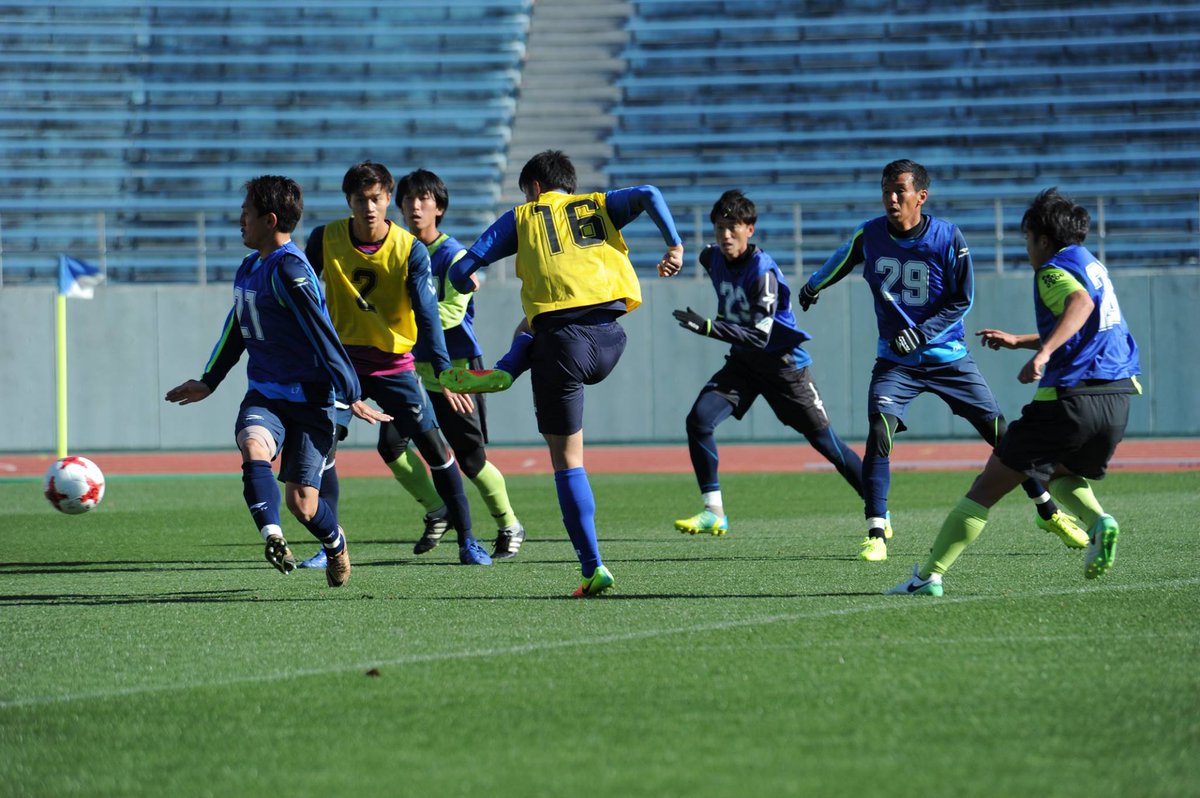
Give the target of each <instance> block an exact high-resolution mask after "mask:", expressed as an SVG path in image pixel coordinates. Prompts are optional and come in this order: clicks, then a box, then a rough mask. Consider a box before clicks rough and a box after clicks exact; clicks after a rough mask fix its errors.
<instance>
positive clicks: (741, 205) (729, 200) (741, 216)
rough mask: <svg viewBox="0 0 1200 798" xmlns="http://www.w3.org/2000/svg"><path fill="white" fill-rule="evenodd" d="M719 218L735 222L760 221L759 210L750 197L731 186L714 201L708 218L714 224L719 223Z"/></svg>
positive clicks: (752, 222)
mask: <svg viewBox="0 0 1200 798" xmlns="http://www.w3.org/2000/svg"><path fill="white" fill-rule="evenodd" d="M717 219H728V220H730V221H732V222H733V223H734V224H754V223H755V222H757V221H758V210H757V209H756V208H755V207H754V203H753V202H751V201H750V198H749V197H747V196H746V195H745V194H743V193H742V192H740V191H738V190H737V189H736V188H731V189H729V191H726V192H725V193H724V194H722V195H721V198H720V199H719V200H717V201H716V202H714V203H713V206H712V210H711V211H710V212H709V214H708V220H709V221H710V222H712V223H713V224H716V223H717Z"/></svg>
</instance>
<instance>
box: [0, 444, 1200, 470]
mask: <svg viewBox="0 0 1200 798" xmlns="http://www.w3.org/2000/svg"><path fill="white" fill-rule="evenodd" d="M855 448H856V449H857V448H861V445H860V446H859V447H855ZM72 454H81V455H83V456H85V457H89V458H91V459H93V460H95V461H96V463H97V464H98V465H99V466H100V468H101V469H103V471H104V473H105V474H106V475H108V476H110V477H112V476H117V475H140V474H237V473H239V472H240V471H241V458H240V457H239V456H238V453H237V451H236V450H234V449H232V448H231V449H228V450H221V451H204V452H72ZM987 457H988V447H987V445H986V444H985V443H983V442H981V441H913V442H900V443H897V444H896V447H895V449H894V450H893V451H892V456H891V461H892V469H893V470H900V471H977V470H979V469H980V468H982V466H983V463H984V462H985V461H986V460H987ZM585 458H586V466H587V469H588V471H590V472H592V473H597V474H602V473H635V474H690V473H691V472H692V466H691V462H690V461H689V459H688V452H687V446H685V445H683V444H678V445H674V446H601V445H595V446H589V447H588V449H587V452H586V455H585ZM54 459H55V458H54V456H53V455H52V454H0V477H40V476H42V474H43V473H45V471H46V469H47V468H49V466H50V463H52V462H53V461H54ZM488 459H489V460H491V461H492V462H493V463H495V464H496V467H497V468H499V469H500V470H501V471H503V472H504V473H505V474H510V475H511V474H549V473H550V472H551V469H550V458H549V456H548V455H547V453H546V450H545V448H544V447H517V448H510V447H499V446H498V447H492V448H489V449H488ZM1111 469H1112V470H1113V471H1200V440H1197V439H1193V438H1158V439H1153V438H1135V439H1130V440H1126V441H1123V442H1122V443H1121V445H1120V446H1119V447H1118V448H1117V453H1116V456H1115V457H1114V458H1113V461H1112V464H1111ZM721 470H722V471H723V472H725V473H761V472H803V471H832V466H830V465H829V463H827V462H826V461H825V460H824V458H822V457H821V456H820V455H818V454H817V453H816V451H815V450H813V448H812V447H811V446H809V445H808V444H807V443H794V444H767V445H752V444H723V445H721ZM387 473H388V472H387V469H386V468H384V466H383V464H382V463H380V462H379V455H378V454H376V452H375V449H374V448H370V449H343V450H341V451H339V452H338V474H339V475H341V476H383V475H386V474H387Z"/></svg>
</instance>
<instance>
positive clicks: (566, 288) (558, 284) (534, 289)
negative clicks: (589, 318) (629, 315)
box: [514, 191, 642, 324]
mask: <svg viewBox="0 0 1200 798" xmlns="http://www.w3.org/2000/svg"><path fill="white" fill-rule="evenodd" d="M514 213H515V215H516V221H517V267H516V268H517V277H519V278H520V279H521V307H522V308H523V309H524V310H525V318H526V319H528V320H529V322H530V324H532V323H533V319H534V317H536V316H537V315H538V314H540V313H546V312H548V311H553V310H566V309H568V308H579V307H586V306H588V305H600V304H603V303H606V302H614V301H616V300H623V301H624V302H625V309H626V310H627V311H629V310H633V309H634V308H636V307H637V306H638V305H640V304H642V289H641V286H640V285H639V284H638V278H637V274H635V273H634V271H633V265H632V264H631V263H630V262H629V247H627V246H626V245H625V239H624V238H623V237H622V236H621V231H620V230H618V229H617V228H616V225H614V224H613V222H612V219H610V218H609V217H608V210H607V209H606V208H605V205H604V194H602V193H595V194H562V193H559V192H553V191H552V192H547V193H545V194H542V196H541V197H539V198H538V199H537V200H536V201H535V202H527V203H525V204H524V205H518V206H517V207H516V209H515V210H514Z"/></svg>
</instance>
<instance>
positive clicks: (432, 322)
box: [408, 241, 471, 375]
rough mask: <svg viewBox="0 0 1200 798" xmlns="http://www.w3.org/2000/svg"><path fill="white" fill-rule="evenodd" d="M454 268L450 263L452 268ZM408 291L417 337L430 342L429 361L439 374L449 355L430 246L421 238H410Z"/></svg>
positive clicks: (447, 364) (468, 279)
mask: <svg viewBox="0 0 1200 798" xmlns="http://www.w3.org/2000/svg"><path fill="white" fill-rule="evenodd" d="M460 262H461V261H460ZM453 268H454V267H453V266H451V270H453ZM470 279H471V278H470V276H469V275H468V277H467V281H468V282H470ZM408 295H409V297H410V298H411V299H412V307H413V315H414V316H415V317H416V320H417V338H418V339H424V340H426V341H428V342H429V362H430V363H431V364H432V365H433V373H434V374H435V375H437V374H441V373H442V372H443V371H445V370H446V369H448V368H450V356H449V355H448V354H447V350H446V336H445V334H444V333H443V332H442V321H441V317H440V315H439V311H438V292H437V286H436V285H434V283H433V268H432V267H431V266H430V264H429V250H428V249H426V247H425V245H424V244H422V243H421V242H420V241H414V242H413V245H412V251H411V252H410V253H409V255H408Z"/></svg>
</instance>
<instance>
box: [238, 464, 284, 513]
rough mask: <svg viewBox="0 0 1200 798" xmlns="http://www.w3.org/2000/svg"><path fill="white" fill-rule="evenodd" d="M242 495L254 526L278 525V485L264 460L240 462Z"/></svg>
mask: <svg viewBox="0 0 1200 798" xmlns="http://www.w3.org/2000/svg"><path fill="white" fill-rule="evenodd" d="M242 496H244V497H245V499H246V507H248V508H249V509H250V517H251V518H253V519H254V525H255V526H256V527H258V528H259V529H260V530H261V529H262V528H263V527H265V526H268V525H274V526H276V527H280V522H279V502H280V500H279V485H278V484H277V483H276V482H275V472H274V471H272V470H271V464H270V463H268V462H267V461H266V460H248V461H246V462H243V463H242Z"/></svg>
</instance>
